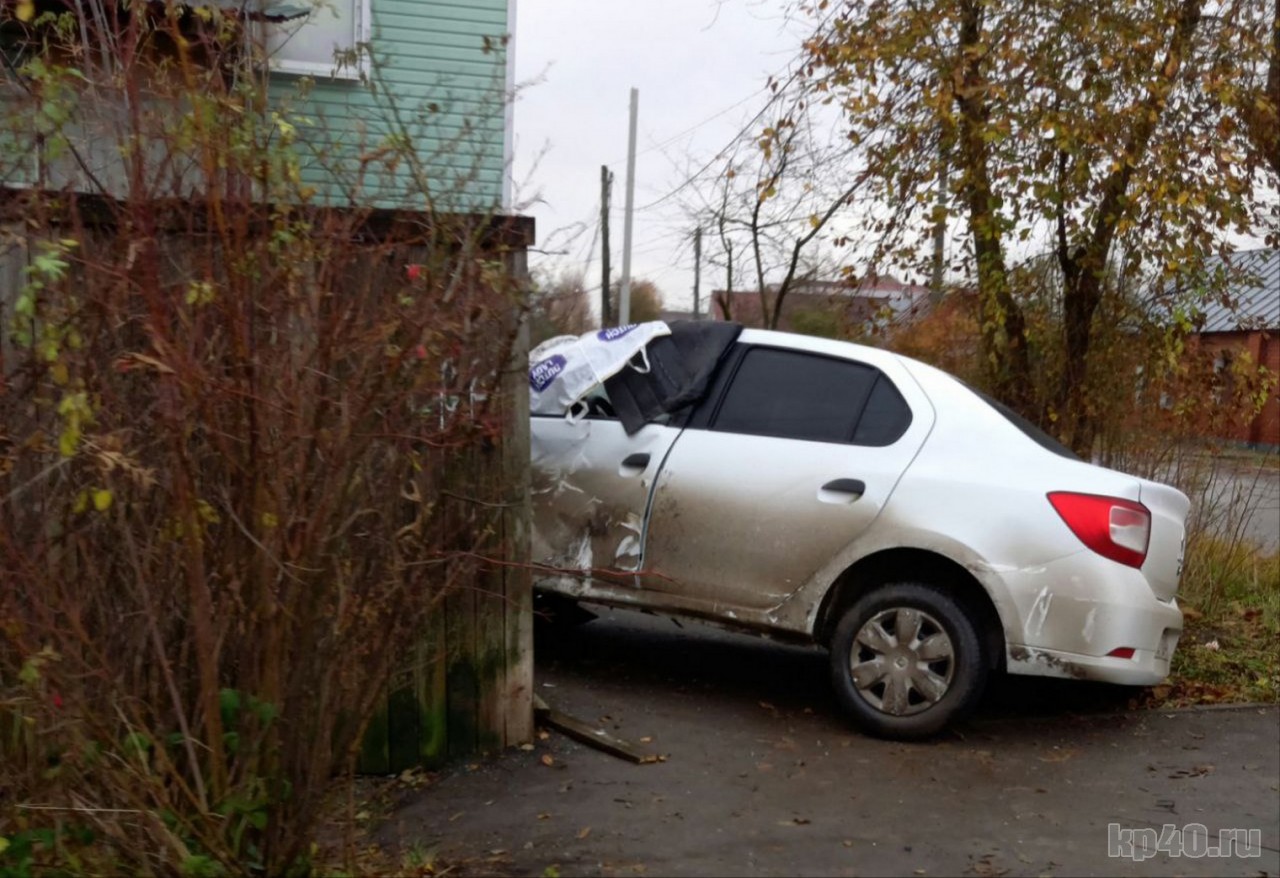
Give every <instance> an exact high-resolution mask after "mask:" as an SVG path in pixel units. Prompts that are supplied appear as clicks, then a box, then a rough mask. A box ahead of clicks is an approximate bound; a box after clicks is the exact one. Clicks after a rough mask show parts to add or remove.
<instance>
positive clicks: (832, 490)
mask: <svg viewBox="0 0 1280 878" xmlns="http://www.w3.org/2000/svg"><path fill="white" fill-rule="evenodd" d="M866 492H867V483H866V482H864V481H862V479H835V480H833V481H830V482H827V483H826V484H825V485H823V486H822V490H821V491H819V492H818V497H819V498H821V497H822V495H823V494H842V495H845V496H844V497H843V498H842V500H843V501H844V502H846V503H848V502H852V501H853V500H857V499H858V498H859V497H861V496H862V495H863V494H865V493H866Z"/></svg>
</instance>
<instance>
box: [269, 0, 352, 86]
mask: <svg viewBox="0 0 1280 878" xmlns="http://www.w3.org/2000/svg"><path fill="white" fill-rule="evenodd" d="M369 4H370V0H316V2H309V3H308V11H307V15H305V16H302V17H300V18H297V19H294V20H292V21H284V22H278V23H275V24H271V25H269V29H268V31H267V37H266V50H267V55H268V57H269V58H270V59H271V68H272V69H273V70H277V71H279V72H281V73H297V74H303V75H307V76H320V77H332V78H335V79H359V78H360V77H361V75H363V74H364V73H366V72H367V52H366V46H367V44H368V42H369V38H370V35H371V32H372V19H371V17H370V11H369Z"/></svg>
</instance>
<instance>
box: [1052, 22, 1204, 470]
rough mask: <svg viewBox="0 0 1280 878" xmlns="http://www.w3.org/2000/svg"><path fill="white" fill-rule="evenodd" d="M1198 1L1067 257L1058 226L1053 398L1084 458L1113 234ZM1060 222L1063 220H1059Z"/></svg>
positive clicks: (1063, 427) (1066, 435)
mask: <svg viewBox="0 0 1280 878" xmlns="http://www.w3.org/2000/svg"><path fill="white" fill-rule="evenodd" d="M1200 2H1201V0H1183V3H1182V5H1181V6H1180V7H1179V9H1178V18H1177V21H1176V22H1175V24H1174V29H1173V33H1172V34H1171V35H1170V37H1169V48H1168V50H1167V51H1166V54H1165V58H1164V63H1163V64H1161V65H1160V68H1159V69H1160V77H1159V79H1157V80H1156V82H1154V83H1153V84H1152V86H1151V88H1150V89H1149V90H1148V91H1147V94H1146V97H1145V99H1144V101H1143V102H1142V105H1141V107H1140V108H1139V111H1138V112H1137V113H1135V115H1134V118H1136V119H1137V120H1138V122H1137V124H1136V125H1135V126H1134V127H1133V129H1132V130H1131V131H1130V133H1129V138H1128V139H1127V140H1126V141H1125V144H1124V147H1123V150H1122V152H1121V153H1120V154H1119V155H1118V156H1117V157H1116V162H1117V165H1116V169H1115V170H1114V171H1112V172H1111V173H1110V174H1109V175H1108V176H1107V177H1106V179H1104V180H1103V181H1102V185H1101V189H1100V198H1099V201H1098V210H1097V220H1096V221H1095V223H1094V227H1093V230H1092V232H1091V233H1090V235H1089V238H1088V240H1087V241H1085V243H1084V244H1083V245H1082V246H1080V247H1077V248H1076V249H1075V250H1074V251H1070V252H1068V245H1067V242H1066V240H1065V234H1064V233H1063V232H1062V231H1061V229H1062V226H1061V224H1060V225H1059V230H1060V231H1059V240H1058V261H1059V266H1060V267H1061V269H1062V277H1063V301H1062V314H1063V327H1062V330H1063V354H1064V360H1063V370H1062V381H1061V384H1060V385H1059V387H1058V392H1057V394H1056V401H1057V408H1058V411H1059V417H1060V420H1059V429H1058V434H1059V436H1060V437H1061V438H1062V440H1063V441H1064V442H1065V443H1066V444H1068V445H1070V446H1071V448H1072V449H1073V450H1074V451H1075V452H1076V453H1077V454H1079V455H1081V456H1082V457H1086V458H1087V457H1088V456H1089V455H1090V454H1092V452H1093V441H1094V437H1095V436H1096V433H1097V425H1096V424H1095V422H1094V419H1093V414H1092V412H1091V411H1090V404H1089V390H1088V387H1089V346H1090V341H1091V339H1092V332H1093V317H1094V314H1095V313H1096V312H1097V310H1098V305H1099V303H1100V302H1101V301H1102V290H1103V283H1104V280H1105V277H1106V270H1107V258H1108V256H1109V255H1110V253H1111V245H1112V244H1113V243H1114V241H1115V237H1116V230H1117V229H1118V228H1119V225H1120V220H1121V219H1122V218H1123V216H1124V214H1125V208H1124V198H1125V195H1126V193H1127V191H1128V188H1129V182H1130V179H1131V178H1132V176H1133V169H1134V166H1135V165H1136V164H1137V162H1138V161H1139V160H1140V159H1141V158H1142V156H1144V155H1145V154H1146V152H1147V147H1148V144H1149V143H1150V141H1151V136H1152V134H1153V133H1154V132H1155V129H1156V125H1157V123H1158V121H1159V119H1160V116H1161V115H1162V114H1163V112H1164V109H1165V104H1166V101H1167V99H1168V97H1169V93H1170V92H1171V91H1172V90H1173V85H1174V83H1175V82H1176V80H1177V78H1178V75H1179V72H1180V71H1181V69H1182V63H1183V59H1184V57H1185V55H1186V52H1187V49H1188V46H1189V44H1190V41H1191V37H1192V35H1193V34H1194V33H1195V29H1196V27H1197V26H1198V25H1199V23H1200V18H1201V14H1200ZM1060 223H1061V218H1060Z"/></svg>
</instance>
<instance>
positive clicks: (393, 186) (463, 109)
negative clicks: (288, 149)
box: [273, 0, 509, 212]
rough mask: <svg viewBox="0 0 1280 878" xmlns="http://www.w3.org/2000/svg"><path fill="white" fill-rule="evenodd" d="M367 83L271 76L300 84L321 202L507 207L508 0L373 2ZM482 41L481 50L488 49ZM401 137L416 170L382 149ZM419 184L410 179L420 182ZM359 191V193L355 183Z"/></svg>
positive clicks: (308, 176)
mask: <svg viewBox="0 0 1280 878" xmlns="http://www.w3.org/2000/svg"><path fill="white" fill-rule="evenodd" d="M370 6H371V8H372V13H373V15H372V19H373V33H372V39H371V41H370V42H371V45H372V61H371V64H370V69H369V74H368V81H365V82H360V81H351V80H338V79H332V78H328V77H322V76H315V77H312V78H310V79H309V80H306V79H303V78H301V77H298V76H295V75H291V74H287V73H277V74H275V78H274V82H273V85H274V87H275V89H276V90H277V92H278V94H279V96H282V97H283V96H285V95H288V94H290V93H292V92H295V91H300V92H301V95H302V97H301V98H300V99H299V100H298V101H297V103H296V105H295V106H296V112H297V113H298V114H300V115H301V116H302V117H303V118H304V119H306V120H307V122H306V124H304V125H301V126H299V128H300V130H299V141H301V142H302V144H303V145H302V146H301V147H300V151H301V152H302V154H303V179H304V181H305V182H306V183H307V184H308V185H310V186H314V187H315V188H316V189H317V190H318V192H319V193H320V196H321V197H323V198H325V199H326V200H330V201H333V202H336V203H342V202H345V201H347V200H348V199H349V198H350V199H353V200H358V201H361V202H365V203H367V201H368V200H369V199H374V200H375V201H376V202H377V203H378V204H380V205H382V206H387V207H404V208H409V209H421V208H425V207H427V206H428V205H427V203H426V202H427V200H428V199H427V196H426V195H424V194H423V190H424V189H425V190H426V191H427V192H429V193H430V201H431V206H432V207H434V208H436V209H438V210H443V211H459V212H484V211H491V210H496V209H499V208H500V207H502V194H503V179H504V177H505V175H506V173H507V169H506V167H505V154H504V153H505V150H504V126H505V120H506V102H507V100H508V95H507V69H506V60H507V47H506V46H505V44H504V40H505V37H506V35H507V34H508V32H509V23H508V21H507V0H370ZM486 45H487V47H488V48H487V49H486ZM392 132H402V133H403V134H404V135H406V136H407V138H408V140H409V142H410V143H411V144H412V146H413V151H414V153H415V155H416V156H417V157H418V161H419V162H420V165H419V167H418V169H417V170H416V171H415V170H414V169H411V168H409V167H407V166H406V165H405V163H403V162H401V163H400V164H399V165H398V166H396V167H389V166H388V162H387V161H386V160H385V153H383V154H381V155H382V157H381V158H380V157H379V156H380V153H379V149H380V148H381V147H384V146H385V145H386V143H387V139H388V136H389V135H391V134H392ZM415 181H416V182H415ZM354 188H358V194H353V189H354Z"/></svg>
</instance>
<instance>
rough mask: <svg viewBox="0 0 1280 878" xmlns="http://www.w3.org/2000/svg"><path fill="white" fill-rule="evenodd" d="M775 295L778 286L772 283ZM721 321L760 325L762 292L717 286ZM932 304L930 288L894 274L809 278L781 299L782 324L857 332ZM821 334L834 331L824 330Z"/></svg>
mask: <svg viewBox="0 0 1280 878" xmlns="http://www.w3.org/2000/svg"><path fill="white" fill-rule="evenodd" d="M766 292H767V295H768V296H769V297H770V299H771V300H772V299H773V298H774V297H776V296H777V294H778V285H777V284H770V285H769V287H768V289H767V291H766ZM711 302H712V305H713V309H714V310H713V313H714V314H715V317H716V319H717V320H724V319H726V314H725V306H726V304H727V305H728V310H729V314H728V319H732V320H736V321H738V322H739V323H744V324H746V325H748V326H760V325H761V323H762V320H761V308H760V294H759V293H758V292H757V291H755V290H734V291H733V292H731V293H730V292H726V291H724V290H716V291H714V292H713V293H712V294H711ZM928 307H929V288H928V287H924V286H920V285H917V284H910V283H905V282H903V281H900V280H898V279H897V278H895V277H893V276H892V275H872V276H870V277H868V278H865V279H863V280H861V281H821V280H805V281H797V282H795V283H794V284H793V285H792V286H791V288H790V289H789V290H788V291H787V294H786V296H785V298H783V300H782V314H781V317H780V318H779V320H778V328H779V329H782V330H786V331H795V332H813V331H814V330H822V329H829V330H840V331H841V332H843V333H845V334H858V333H860V332H864V331H870V330H872V329H874V328H876V327H880V328H883V327H885V326H887V325H889V324H900V323H902V322H909V321H911V320H913V319H915V317H917V316H919V315H921V314H923V313H924V312H925V311H927V310H928ZM817 334H834V333H826V332H821V331H819V332H818V333H817Z"/></svg>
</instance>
